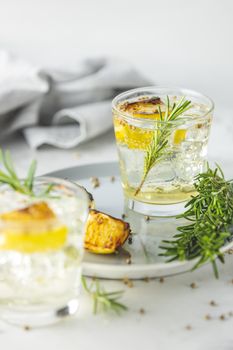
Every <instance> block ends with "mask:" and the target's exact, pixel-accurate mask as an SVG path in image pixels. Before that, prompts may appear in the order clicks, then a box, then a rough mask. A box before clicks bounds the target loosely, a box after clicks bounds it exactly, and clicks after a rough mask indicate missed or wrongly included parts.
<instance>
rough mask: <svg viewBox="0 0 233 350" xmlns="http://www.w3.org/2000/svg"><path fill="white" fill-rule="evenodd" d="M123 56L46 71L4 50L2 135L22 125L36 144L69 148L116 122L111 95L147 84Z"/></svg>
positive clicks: (0, 109)
mask: <svg viewBox="0 0 233 350" xmlns="http://www.w3.org/2000/svg"><path fill="white" fill-rule="evenodd" d="M148 84H149V82H148V80H146V79H145V78H143V77H142V76H141V75H140V74H139V73H138V72H137V71H136V70H134V69H133V68H132V66H131V65H130V64H129V63H127V62H125V61H123V60H119V59H114V58H109V59H106V58H100V59H90V60H86V61H84V62H83V63H80V64H79V66H78V67H77V69H75V70H74V71H72V72H71V71H68V70H67V71H58V70H45V69H40V68H38V67H35V66H33V65H31V64H29V63H28V62H24V61H23V60H21V59H20V58H18V57H15V56H12V55H10V54H9V53H7V52H5V51H0V138H3V137H6V136H7V135H9V134H10V133H12V132H14V131H17V130H22V131H23V134H24V136H25V138H26V140H27V142H28V144H29V146H30V147H32V148H37V147H39V146H41V145H42V144H50V145H53V146H56V147H61V148H70V147H74V146H76V145H78V144H79V143H81V142H84V141H86V140H89V139H91V138H93V137H95V136H97V135H100V134H102V133H104V132H106V131H107V130H108V129H110V128H111V127H112V117H111V100H112V98H113V97H114V96H116V95H117V94H118V93H120V92H122V91H124V90H127V89H130V88H134V87H140V86H145V85H148Z"/></svg>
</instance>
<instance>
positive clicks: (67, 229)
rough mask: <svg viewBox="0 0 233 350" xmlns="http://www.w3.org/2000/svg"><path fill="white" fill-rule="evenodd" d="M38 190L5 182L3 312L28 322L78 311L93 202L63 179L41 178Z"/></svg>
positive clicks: (0, 231) (0, 213) (0, 218)
mask: <svg viewBox="0 0 233 350" xmlns="http://www.w3.org/2000/svg"><path fill="white" fill-rule="evenodd" d="M48 188H50V191H47V189H48ZM34 192H35V196H29V195H25V194H21V193H19V192H17V191H15V190H13V189H12V188H11V187H9V186H8V185H1V186H0V204H1V205H0V317H1V318H2V319H4V320H5V321H7V322H10V323H13V324H17V325H22V326H23V325H29V326H41V325H45V324H50V323H54V322H56V321H58V320H60V319H62V318H64V317H65V316H68V315H73V314H75V312H76V311H77V308H78V303H79V289H80V283H81V263H82V258H83V238H84V225H85V222H86V219H87V216H88V210H89V205H90V199H89V195H88V193H87V192H86V190H85V189H84V188H82V187H80V186H78V185H75V184H73V183H71V182H68V181H64V180H60V179H55V178H48V177H41V178H37V179H36V180H35V182H34ZM46 192H49V193H46Z"/></svg>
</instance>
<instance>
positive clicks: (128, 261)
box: [125, 257, 132, 265]
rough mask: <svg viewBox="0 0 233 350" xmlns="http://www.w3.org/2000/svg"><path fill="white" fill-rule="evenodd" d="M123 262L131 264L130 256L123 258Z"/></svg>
mask: <svg viewBox="0 0 233 350" xmlns="http://www.w3.org/2000/svg"><path fill="white" fill-rule="evenodd" d="M125 262H126V264H128V265H130V264H132V260H131V257H128V258H126V259H125Z"/></svg>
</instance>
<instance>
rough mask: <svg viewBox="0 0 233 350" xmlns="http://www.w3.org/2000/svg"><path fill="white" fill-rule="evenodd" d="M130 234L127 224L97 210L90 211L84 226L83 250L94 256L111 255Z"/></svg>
mask: <svg viewBox="0 0 233 350" xmlns="http://www.w3.org/2000/svg"><path fill="white" fill-rule="evenodd" d="M129 233H130V227H129V224H128V223H126V222H124V221H123V220H120V219H116V218H114V217H112V216H109V215H107V214H104V213H101V212H99V211H97V210H90V213H89V217H88V220H87V224H86V235H85V242H84V245H85V248H86V249H87V250H89V251H90V252H92V253H96V254H111V253H114V252H115V251H116V250H117V248H119V247H120V246H122V245H123V244H124V243H125V241H126V239H127V238H128V236H129Z"/></svg>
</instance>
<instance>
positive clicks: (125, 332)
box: [0, 109, 233, 350]
mask: <svg viewBox="0 0 233 350" xmlns="http://www.w3.org/2000/svg"><path fill="white" fill-rule="evenodd" d="M232 112H233V111H231V110H224V109H222V110H221V109H220V111H219V112H218V113H217V116H216V117H215V122H214V124H213V129H212V134H211V140H210V148H209V151H210V152H209V153H210V159H211V160H217V161H218V162H219V163H220V164H222V165H223V167H224V169H225V171H226V173H227V175H228V176H233V164H232V154H231V152H232V146H233V141H232V132H233V131H232V128H233V125H232V118H231V115H232ZM1 146H2V147H4V148H8V149H10V150H11V152H12V155H13V158H14V161H15V162H16V165H17V168H18V171H19V173H20V174H21V175H22V176H23V175H24V174H25V169H26V168H27V166H28V164H29V162H30V160H31V159H32V158H33V157H35V158H36V159H37V160H38V162H39V169H38V173H39V174H42V173H45V172H49V171H52V170H55V169H59V168H62V167H68V166H75V165H78V164H84V163H92V162H100V161H112V160H114V159H117V155H116V148H115V143H114V138H113V132H112V131H110V132H109V133H107V134H105V135H103V136H102V137H100V138H98V139H95V140H93V141H91V142H90V143H87V144H83V145H81V146H80V147H77V149H73V150H69V151H63V150H58V149H55V148H51V147H43V148H42V149H40V150H38V151H36V152H34V151H31V150H30V149H28V147H27V145H26V144H25V142H24V140H23V139H22V138H21V137H20V135H18V136H17V137H12V138H10V139H8V140H6V141H4V142H1ZM232 264H233V256H232V255H228V256H227V263H226V264H225V265H224V266H221V268H220V270H221V274H220V276H221V277H220V279H219V280H215V279H214V277H213V274H212V270H211V267H210V266H205V267H204V268H202V269H200V270H199V271H196V272H194V273H186V274H184V275H179V276H174V277H169V278H166V279H165V281H164V283H160V282H159V280H152V281H150V282H149V283H146V282H143V281H136V282H134V286H133V288H128V287H126V286H125V285H124V284H123V283H122V282H119V281H118V282H117V281H102V284H103V285H104V286H105V287H106V289H124V290H125V295H124V300H123V301H124V302H125V303H126V304H127V305H128V307H129V311H128V312H126V313H125V314H123V315H122V316H114V315H98V316H93V315H92V312H91V305H90V300H89V299H88V297H87V296H86V295H82V298H81V307H80V312H79V313H78V315H77V318H76V319H74V320H70V321H67V322H64V323H62V324H58V325H55V326H53V327H50V328H45V329H35V330H31V331H25V330H23V329H17V328H12V327H9V326H6V325H4V324H0V343H1V348H4V349H7V350H13V349H16V348H19V349H23V350H29V349H30V350H31V349H32V348H33V349H35V350H37V349H38V350H39V349H41V348H42V347H45V348H46V349H51V350H53V349H56V350H63V349H69V350H76V349H82V350H91V349H93V348H96V349H103V350H105V349H106V350H107V349H109V348H111V349H112V350H117V349H119V348H120V347H121V348H123V349H131V348H132V349H135V350H137V349H138V350H141V349H142V348H146V349H147V350H150V349H151V350H152V349H153V350H154V349H158V350H168V349H170V348H172V349H179V350H182V349H189V350H192V349H193V350H208V349H211V350H215V349H216V350H219V349H221V350H230V349H232V348H233V345H232V342H233V336H232V327H233V317H230V316H229V315H228V313H229V312H231V311H233V299H232V293H233V283H232V279H233V269H232V266H233V265H232ZM193 282H195V284H196V286H197V288H195V289H192V288H191V287H190V284H191V283H193ZM211 300H214V301H216V303H217V304H218V305H217V306H216V307H213V306H211V305H210V304H209V303H210V301H211ZM140 308H143V309H145V314H143V315H142V314H140V313H139V309H140ZM222 314H223V315H224V317H225V318H226V319H225V320H221V319H220V317H221V315H222ZM206 315H210V316H211V320H206V319H205V316H206ZM189 326H190V327H191V329H187V327H189Z"/></svg>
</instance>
